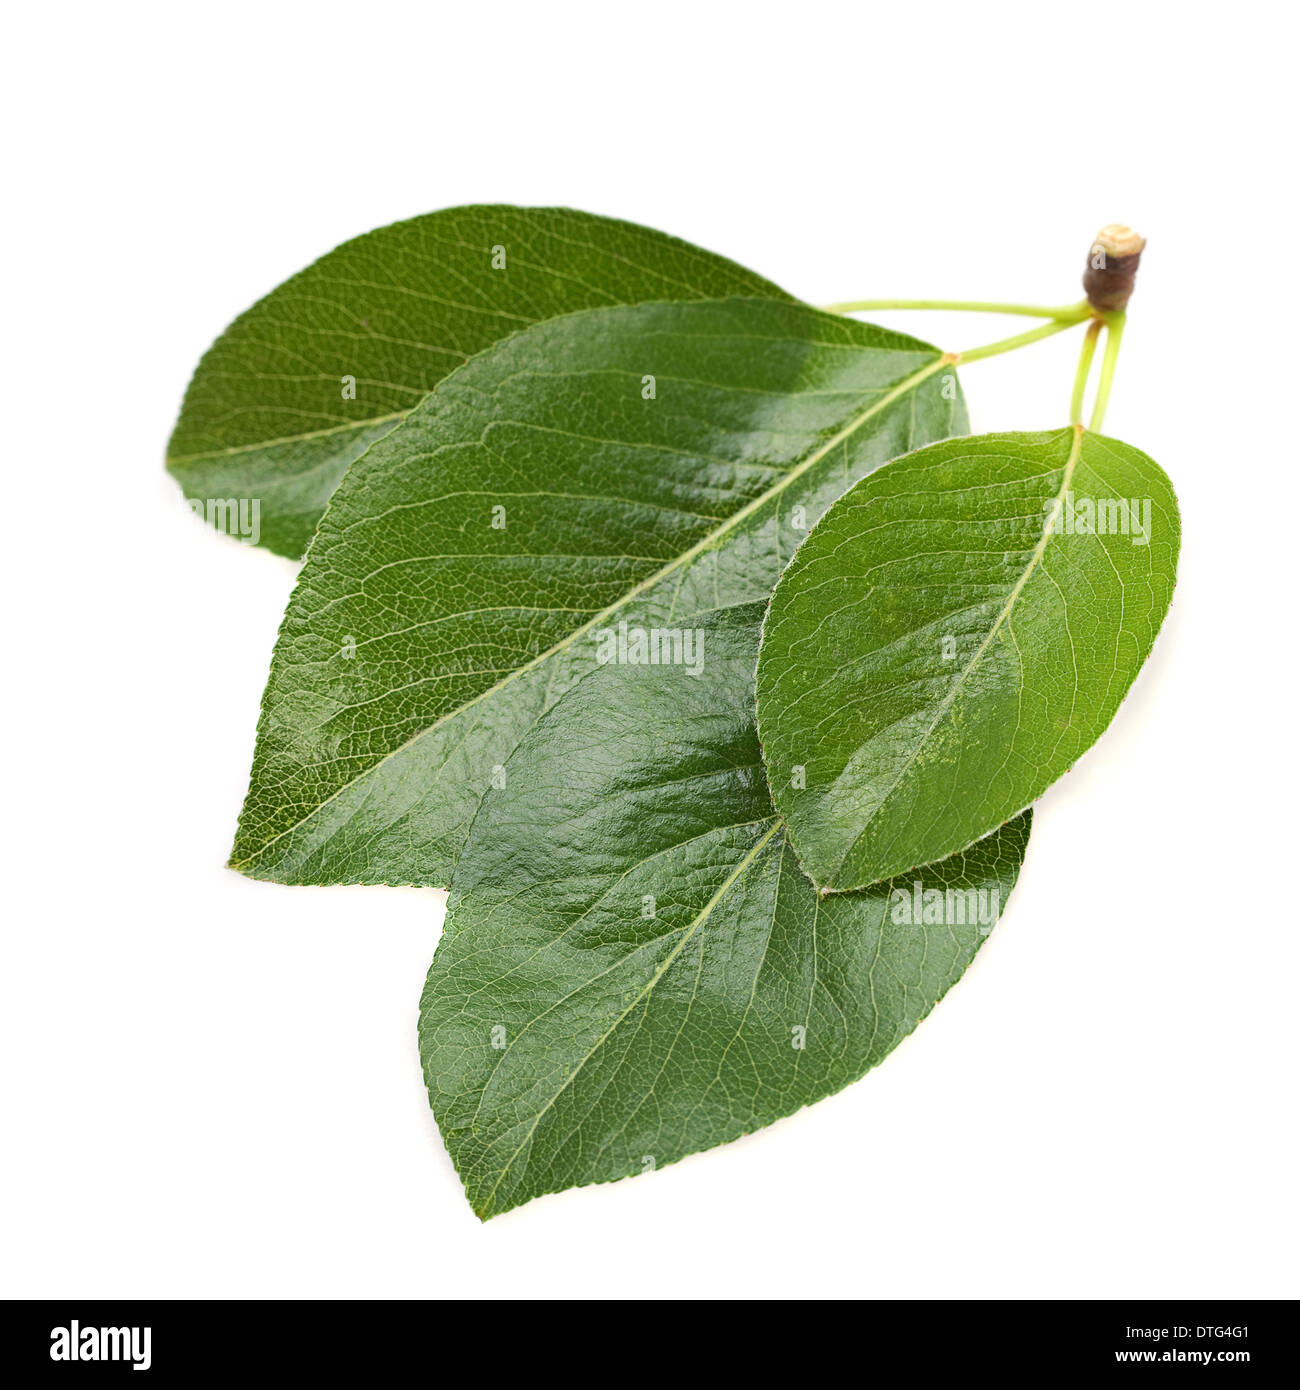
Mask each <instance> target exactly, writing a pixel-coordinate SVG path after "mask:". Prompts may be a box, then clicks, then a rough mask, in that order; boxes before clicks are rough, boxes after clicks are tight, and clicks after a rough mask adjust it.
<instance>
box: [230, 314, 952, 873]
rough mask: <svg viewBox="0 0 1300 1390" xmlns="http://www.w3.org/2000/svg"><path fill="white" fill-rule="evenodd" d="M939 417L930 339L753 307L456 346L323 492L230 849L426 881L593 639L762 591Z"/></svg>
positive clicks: (262, 861) (946, 404) (584, 321)
mask: <svg viewBox="0 0 1300 1390" xmlns="http://www.w3.org/2000/svg"><path fill="white" fill-rule="evenodd" d="M652 378H653V380H652ZM963 425H964V412H963V410H962V406H961V402H960V399H959V398H958V393H957V389H956V379H955V377H953V376H952V373H951V369H950V368H947V367H946V366H945V362H944V359H942V358H941V357H940V355H939V354H938V353H937V352H936V351H935V350H934V349H933V348H931V347H928V346H926V345H925V344H923V343H918V342H916V341H915V340H914V339H911V338H906V337H903V336H902V335H900V334H896V333H889V332H886V331H884V330H882V329H878V328H873V327H871V326H870V325H867V324H860V323H854V322H851V321H848V320H845V319H841V318H837V317H835V316H834V315H830V314H822V313H818V312H817V311H816V310H813V309H808V308H805V307H803V306H801V305H795V304H781V303H777V302H775V301H768V300H726V301H718V302H713V303H705V304H649V305H642V306H640V307H636V308H618V309H597V310H589V311H586V312H585V313H581V314H575V315H570V316H568V317H565V318H557V319H551V320H549V321H547V322H545V323H542V324H539V325H537V326H536V327H534V328H532V329H529V330H528V331H527V332H525V333H521V334H518V335H516V336H514V337H512V338H509V339H507V340H506V341H505V342H503V343H501V344H499V345H498V346H496V347H495V348H493V349H491V350H490V351H488V352H485V353H483V354H482V355H480V356H479V357H476V358H475V359H474V360H473V361H471V362H470V363H469V364H468V365H467V366H465V367H463V368H462V369H461V370H460V371H458V372H455V373H453V375H451V376H450V377H448V378H446V379H445V380H444V381H443V382H442V383H441V384H440V385H439V387H438V389H437V390H436V391H435V392H433V394H432V395H430V396H429V397H428V398H427V399H426V401H425V402H424V403H423V404H422V405H420V406H419V407H418V408H417V409H416V410H415V411H414V412H412V414H411V415H410V417H409V418H408V419H407V421H406V423H405V424H404V425H402V426H401V427H400V428H399V429H397V430H394V431H393V432H392V433H391V434H389V435H387V436H386V437H385V438H384V439H382V440H380V441H379V442H378V443H377V444H375V445H374V446H373V447H372V448H371V449H370V451H369V452H368V453H367V454H366V455H365V456H364V457H363V458H362V459H359V460H358V461H357V462H356V463H355V464H354V465H353V467H352V468H351V469H350V470H349V472H348V475H347V477H346V478H345V479H344V481H343V483H342V484H341V485H340V486H339V488H338V490H337V492H336V493H335V494H334V497H333V499H332V500H331V502H330V506H329V510H328V512H327V513H326V515H325V517H324V518H323V520H322V522H321V528H320V532H319V534H318V535H317V537H316V540H315V541H314V542H313V544H312V547H311V551H310V553H309V555H308V557H307V561H306V564H305V565H304V567H303V570H302V574H301V576H300V580H299V584H298V588H297V590H296V592H295V593H294V596H293V599H292V601H291V603H290V605H289V610H288V613H287V615H286V618H285V622H284V626H283V628H282V630H281V634H280V640H279V643H278V645H277V647H276V652H275V658H274V662H273V665H272V670H271V678H270V682H269V684H268V686H267V691H266V697H265V702H264V708H263V715H262V720H261V724H260V726H259V732H258V746H257V754H256V757H255V760H254V764H253V776H252V785H251V788H250V791H249V796H248V801H247V803H246V805H245V808H244V814H243V817H242V820H241V823H240V828H239V834H238V837H237V839H236V842H235V848H234V852H233V855H232V863H233V864H234V866H235V867H236V868H238V869H241V870H242V871H244V872H245V873H248V874H251V875H253V876H254V877H259V878H273V879H277V880H280V881H285V882H293V883H354V882H355V883H416V884H445V883H446V882H447V881H448V879H449V877H450V874H451V869H452V866H453V865H454V863H455V859H456V855H457V853H458V852H459V848H460V845H461V843H462V842H463V840H464V836H465V833H466V830H467V828H468V826H469V822H470V819H471V817H472V816H473V814H474V811H475V809H476V807H477V805H478V801H479V798H480V797H481V795H482V793H483V791H484V790H485V789H486V788H487V787H488V785H489V784H490V782H491V780H492V778H493V776H494V769H495V768H498V767H499V766H501V765H502V764H504V762H505V760H506V758H507V757H508V756H509V755H510V753H511V752H512V751H513V750H514V748H515V745H516V744H517V743H518V741H519V739H520V737H522V735H523V733H524V732H525V731H526V730H527V729H528V727H529V726H530V725H531V724H532V723H533V722H534V721H535V720H536V719H537V718H538V716H539V715H540V714H541V713H542V712H543V711H544V710H545V709H546V708H547V706H548V705H549V704H551V703H552V702H553V701H554V700H556V699H558V698H559V696H560V694H561V693H562V692H563V691H564V690H565V689H566V688H567V687H568V686H570V685H571V684H572V683H573V682H574V681H575V680H576V679H577V678H578V677H579V676H580V675H582V674H583V673H584V672H585V671H587V670H589V669H590V668H591V666H592V665H593V664H594V663H595V661H596V658H597V655H598V653H599V648H600V644H601V641H602V640H604V638H603V636H602V634H609V633H614V634H615V635H616V634H617V628H618V625H619V623H620V622H627V623H629V624H632V625H636V624H638V623H640V624H650V623H654V624H658V625H662V626H664V627H672V626H680V624H682V623H683V622H686V621H687V620H688V619H689V618H690V617H691V615H693V614H695V613H698V612H700V611H701V610H702V609H709V608H714V607H719V606H728V605H731V604H735V603H739V602H746V601H751V600H755V599H760V598H766V597H767V595H768V594H769V593H770V592H771V589H772V586H773V585H774V584H775V583H776V578H777V575H778V574H779V573H780V572H781V567H782V565H783V564H784V563H785V561H787V560H788V559H789V557H790V554H791V552H792V551H793V549H794V547H795V546H796V544H797V543H798V542H799V540H800V539H801V538H802V536H803V534H804V530H805V529H806V527H807V526H810V525H811V524H812V523H813V522H814V521H815V520H816V519H817V517H819V516H820V515H821V513H822V512H823V511H824V510H825V508H826V507H827V506H829V504H830V503H831V501H833V500H834V498H835V497H837V496H838V495H839V493H840V492H841V491H843V489H844V488H845V487H847V486H848V485H849V484H850V483H852V482H853V481H854V480H855V479H857V478H860V477H862V476H863V474H865V473H867V472H868V471H869V470H870V469H872V468H874V467H876V466H877V465H878V464H880V463H883V462H885V461H886V460H887V459H890V458H892V457H894V456H895V455H897V454H900V453H903V452H905V451H906V450H907V449H909V448H911V447H912V446H914V445H915V444H918V443H923V442H925V441H926V440H930V439H936V438H941V437H943V436H944V435H947V434H949V433H951V432H952V431H953V430H954V429H961V428H963ZM494 523H499V525H498V524H494Z"/></svg>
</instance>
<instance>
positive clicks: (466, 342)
mask: <svg viewBox="0 0 1300 1390" xmlns="http://www.w3.org/2000/svg"><path fill="white" fill-rule="evenodd" d="M494 261H495V262H496V265H495V266H494ZM727 295H761V296H765V297H768V298H776V299H783V300H784V299H788V297H789V296H787V295H786V294H785V293H784V292H783V291H782V290H779V289H777V288H776V286H775V285H772V284H770V283H769V282H768V281H766V280H764V279H763V278H762V277H761V276H758V275H754V274H752V273H751V272H750V271H748V270H745V269H744V268H743V267H742V266H738V265H736V264H735V263H734V262H732V261H729V260H726V259H725V258H724V257H722V256H715V255H713V254H712V253H711V252H708V251H702V250H700V249H699V248H698V247H696V246H692V245H690V244H689V243H688V242H684V241H679V240H678V239H677V238H676V237H670V236H665V235H664V234H663V233H662V232H655V231H651V230H650V229H649V228H647V227H638V226H635V225H633V224H632V223H630V222H619V221H616V220H614V219H613V218H609V217H593V216H592V215H591V214H590V213H585V212H573V211H571V210H569V209H566V208H517V207H498V206H483V207H461V208H448V209H446V210H444V211H442V212H433V213H429V214H427V215H426V216H424V217H415V218H412V219H411V220H410V221H407V222H397V223H394V224H393V225H392V226H390V227H382V228H380V229H379V230H378V231H374V232H370V233H368V234H367V235H365V236H361V237H357V238H355V239H354V240H352V241H348V242H345V243H344V244H343V245H342V246H339V247H337V248H336V249H335V250H333V251H331V252H330V253H329V254H328V255H327V256H324V257H322V258H321V259H320V260H319V261H317V262H315V264H313V265H311V266H309V267H308V268H307V269H306V270H304V271H302V272H301V273H300V274H298V275H295V276H294V277H293V278H292V279H291V280H287V281H285V283H284V284H283V285H281V286H280V287H279V288H278V289H276V290H273V291H272V292H271V293H270V294H269V295H267V296H266V298H265V299H262V300H259V301H258V303H257V304H255V305H254V306H253V307H252V308H251V309H249V310H248V311H247V313H245V314H242V315H241V316H240V317H239V318H238V319H236V320H235V322H234V323H232V324H231V325H230V327H229V328H228V329H227V330H226V331H225V333H223V334H222V335H221V337H220V338H218V339H217V341H216V343H214V344H213V346H212V347H211V349H210V350H209V351H208V353H207V354H206V355H205V357H204V358H203V360H202V362H200V364H199V366H198V369H197V371H196V372H195V373H194V378H193V380H192V381H191V382H190V386H189V389H188V391H187V392H186V395H185V402H184V404H183V406H182V407H181V415H180V420H179V422H178V423H177V425H176V430H175V433H174V434H173V435H172V439H171V443H170V444H169V445H168V448H167V466H168V467H169V468H170V469H171V471H172V473H173V474H174V475H175V476H176V479H177V481H178V482H180V484H181V486H182V487H183V488H184V489H185V495H186V496H187V497H189V498H192V499H198V500H200V501H204V500H206V499H212V498H216V499H225V498H235V499H257V501H258V503H259V517H260V535H259V537H258V543H259V544H262V545H265V546H268V547H269V548H270V549H272V550H274V551H276V552H277V553H279V554H281V555H290V556H294V557H297V556H299V555H301V554H302V553H303V551H304V550H306V548H307V543H308V541H309V540H310V539H311V536H312V532H313V531H314V530H315V529H316V523H317V522H318V521H319V520H320V516H321V513H322V512H323V511H324V510H325V504H326V502H327V501H328V500H329V496H330V493H331V492H333V490H334V488H335V486H336V485H337V483H338V481H339V479H340V478H341V477H342V476H343V474H344V472H345V471H346V470H347V467H348V465H349V464H350V463H351V462H352V461H353V460H354V459H356V458H358V457H359V456H360V455H361V454H362V453H364V452H365V450H366V449H367V448H368V447H369V446H370V444H372V443H373V442H374V441H375V440H376V439H378V438H380V437H381V436H383V435H385V434H387V433H388V431H389V430H391V429H392V428H393V426H394V425H395V424H396V423H397V422H398V421H399V420H400V419H402V417H403V416H404V415H405V414H406V413H407V412H408V411H410V409H411V408H412V407H413V406H414V405H415V404H416V403H417V402H419V401H420V400H421V399H422V397H423V396H424V395H425V394H426V393H427V392H429V391H430V390H432V388H433V387H434V386H435V385H437V383H438V382H439V381H441V380H442V378H443V377H444V376H446V375H447V373H448V372H450V371H452V370H453V369H454V368H456V367H458V366H460V365H461V364H462V363H463V362H464V361H465V360H466V359H467V358H469V357H471V356H473V355H474V354H475V353H477V352H480V351H482V350H483V349H484V348H485V347H488V346H490V345H491V344H492V343H494V342H496V341H498V340H499V339H501V338H504V337H505V336H506V335H507V334H510V333H514V332H517V331H518V330H519V329H521V328H526V327H528V326H529V325H530V324H532V323H536V322H538V321H539V320H541V319H546V318H551V317H552V316H553V315H556V314H567V313H571V312H573V311H575V310H577V309H590V308H597V307H599V306H601V305H608V304H639V303H642V302H644V301H647V300H655V299H672V300H689V299H720V298H724V297H726V296H727ZM347 379H350V380H351V381H352V382H353V383H354V385H353V386H350V387H349V386H348V384H347ZM349 390H351V391H354V393H355V394H354V395H353V396H352V397H351V398H349V397H348V395H346V394H345V393H346V392H347V391H349ZM216 515H217V516H221V517H224V516H225V512H224V511H218V512H217V513H216ZM249 517H251V512H246V520H247V519H248V518H249ZM246 531H251V526H247V527H246Z"/></svg>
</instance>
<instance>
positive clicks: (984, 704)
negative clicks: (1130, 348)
mask: <svg viewBox="0 0 1300 1390" xmlns="http://www.w3.org/2000/svg"><path fill="white" fill-rule="evenodd" d="M1178 539H1179V522H1178V504H1177V502H1176V500H1175V498H1174V493H1173V488H1172V487H1171V485H1170V483H1169V479H1168V478H1167V477H1165V475H1164V473H1163V472H1162V471H1161V469H1160V468H1159V467H1158V466H1157V465H1156V464H1155V463H1154V462H1153V461H1152V460H1151V459H1149V458H1148V457H1147V456H1146V455H1145V454H1142V453H1139V452H1138V451H1137V450H1136V449H1133V448H1130V447H1129V446H1128V445H1127V444H1121V443H1119V442H1117V441H1116V440H1113V439H1105V438H1102V437H1101V436H1100V435H1095V434H1085V433H1083V432H1082V431H1075V430H1073V429H1064V430H1059V431H1057V432H1055V433H1050V434H1004V435H984V436H980V437H978V438H973V439H954V440H949V441H948V442H947V443H943V444H935V445H933V446H931V447H930V448H927V449H921V450H920V451H919V452H917V453H915V454H912V455H910V456H909V457H907V458H902V459H898V460H897V461H895V462H894V463H891V464H890V465H889V466H888V467H886V468H881V469H879V470H878V471H877V472H875V473H873V474H872V475H871V477H869V478H866V479H864V480H863V481H862V482H861V483H859V484H858V485H857V486H856V487H854V488H853V489H852V490H851V491H849V492H848V493H846V494H845V495H844V496H843V497H842V498H841V499H840V500H839V501H838V502H837V503H836V504H835V505H834V506H833V507H832V508H831V509H830V510H829V511H828V512H827V513H826V515H825V516H824V517H823V518H822V521H821V523H820V524H819V525H818V527H817V529H816V530H815V531H814V532H813V533H812V534H811V535H810V536H809V537H808V540H807V542H806V543H805V544H804V545H803V546H802V547H801V548H800V550H799V553H798V555H797V556H796V557H795V559H794V560H793V562H792V563H791V564H790V566H789V568H788V569H787V570H786V572H785V574H784V575H783V576H782V578H781V582H780V583H779V584H778V585H777V589H776V593H775V594H774V596H773V599H772V606H771V610H770V612H769V614H768V617H767V621H766V624H765V631H764V637H763V645H762V651H761V654H760V657H759V666H758V726H759V733H760V736H761V737H762V741H763V753H764V757H765V758H766V761H767V769H768V778H769V781H770V782H771V785H772V794H773V796H774V798H775V800H776V804H777V806H778V807H779V808H780V809H781V811H782V812H783V814H784V815H785V817H786V819H787V821H788V822H789V825H790V835H791V839H792V840H793V842H794V845H795V848H796V849H797V851H798V853H799V858H800V862H801V863H802V865H803V867H804V869H805V870H806V871H807V873H808V874H809V876H810V877H811V878H812V880H813V882H814V883H816V884H817V885H818V886H819V887H822V888H824V889H826V890H829V891H834V892H839V891H845V890H848V889H852V888H858V887H861V886H862V885H864V884H868V883H874V882H875V881H876V880H878V879H882V878H887V877H889V876H891V875H893V874H898V873H903V872H905V871H906V870H908V869H909V868H911V867H912V866H913V865H915V864H926V863H929V862H931V861H932V860H935V859H940V858H942V857H943V856H944V855H947V854H951V853H953V852H954V851H955V850H959V849H962V848H964V847H965V846H967V845H969V844H970V843H971V842H972V841H973V840H975V839H977V838H978V837H979V836H981V835H985V834H987V833H988V832H989V831H991V830H993V829H995V828H996V827H997V826H999V825H1001V824H1002V823H1003V822H1004V821H1006V820H1008V819H1009V818H1010V817H1011V816H1013V815H1015V814H1016V812H1017V811H1020V810H1022V809H1023V808H1024V807H1026V806H1028V805H1029V804H1030V802H1032V801H1033V800H1034V799H1035V797H1037V796H1039V795H1041V793H1042V792H1043V791H1045V790H1046V789H1047V787H1049V786H1050V785H1051V784H1052V783H1053V782H1054V781H1055V780H1056V779H1057V778H1058V777H1059V776H1060V775H1061V774H1062V773H1063V772H1065V771H1067V770H1068V769H1069V767H1070V766H1071V764H1072V763H1073V762H1074V760H1075V759H1076V758H1077V757H1078V756H1079V755H1080V754H1081V753H1083V752H1085V751H1086V750H1087V749H1088V748H1090V747H1091V746H1092V744H1093V743H1094V742H1095V741H1096V740H1097V738H1098V737H1099V736H1100V735H1101V734H1102V732H1103V731H1104V730H1105V728H1106V726H1107V724H1109V723H1110V721H1111V719H1112V718H1113V717H1114V714H1115V711H1116V710H1117V709H1118V708H1119V705H1120V702H1121V701H1122V700H1123V698H1124V696H1125V694H1126V693H1127V691H1128V688H1129V686H1130V685H1131V684H1132V683H1133V679H1134V677H1135V676H1136V675H1137V673H1138V669H1139V667H1140V666H1141V665H1142V663H1143V661H1144V660H1145V659H1146V656H1147V653H1148V652H1149V651H1150V650H1151V645H1152V643H1153V642H1154V641H1155V637H1156V633H1157V632H1158V631H1159V628H1160V624H1161V622H1162V620H1163V619H1164V615H1165V612H1166V610H1167V609H1168V607H1169V600H1170V597H1171V595H1172V593H1173V587H1174V569H1175V566H1176V564H1177V560H1178Z"/></svg>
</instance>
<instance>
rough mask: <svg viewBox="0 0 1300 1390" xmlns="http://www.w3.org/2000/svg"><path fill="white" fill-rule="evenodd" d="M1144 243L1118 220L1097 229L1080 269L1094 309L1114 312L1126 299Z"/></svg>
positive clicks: (1084, 286) (1125, 302)
mask: <svg viewBox="0 0 1300 1390" xmlns="http://www.w3.org/2000/svg"><path fill="white" fill-rule="evenodd" d="M1145 245H1146V241H1145V239H1144V238H1142V237H1140V236H1138V234H1137V233H1136V232H1135V231H1134V230H1133V229H1132V227H1125V226H1123V225H1122V224H1121V223H1119V222H1112V223H1111V224H1110V225H1109V226H1106V227H1103V228H1102V229H1101V231H1099V232H1098V233H1097V237H1096V240H1095V241H1094V242H1093V243H1092V246H1091V247H1090V248H1089V251H1088V266H1087V269H1086V270H1085V271H1084V272H1083V288H1084V290H1085V291H1086V293H1087V295H1088V303H1089V304H1091V305H1092V307H1093V308H1094V309H1100V310H1102V311H1103V312H1108V313H1114V312H1116V311H1118V310H1120V309H1122V308H1123V307H1124V306H1125V305H1126V304H1127V303H1128V300H1129V295H1131V294H1132V293H1133V280H1134V277H1135V276H1136V275H1137V268H1138V262H1139V261H1140V260H1141V259H1142V248H1143V247H1144V246H1145Z"/></svg>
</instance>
